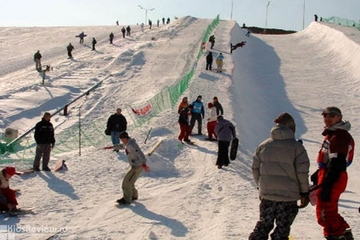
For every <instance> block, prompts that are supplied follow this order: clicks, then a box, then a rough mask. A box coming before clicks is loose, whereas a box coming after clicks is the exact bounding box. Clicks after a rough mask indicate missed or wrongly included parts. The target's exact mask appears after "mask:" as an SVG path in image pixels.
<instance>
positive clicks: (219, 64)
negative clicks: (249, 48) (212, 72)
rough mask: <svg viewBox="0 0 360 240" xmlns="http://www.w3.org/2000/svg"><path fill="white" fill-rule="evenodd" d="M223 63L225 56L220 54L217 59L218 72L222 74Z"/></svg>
mask: <svg viewBox="0 0 360 240" xmlns="http://www.w3.org/2000/svg"><path fill="white" fill-rule="evenodd" d="M223 63H224V55H222V53H220V54H219V56H218V57H217V58H216V65H217V69H216V72H222V67H223Z"/></svg>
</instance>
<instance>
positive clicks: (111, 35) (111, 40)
mask: <svg viewBox="0 0 360 240" xmlns="http://www.w3.org/2000/svg"><path fill="white" fill-rule="evenodd" d="M109 40H110V44H112V43H113V40H114V34H113V33H110V35H109Z"/></svg>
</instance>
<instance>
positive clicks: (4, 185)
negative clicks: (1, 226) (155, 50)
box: [0, 167, 18, 212]
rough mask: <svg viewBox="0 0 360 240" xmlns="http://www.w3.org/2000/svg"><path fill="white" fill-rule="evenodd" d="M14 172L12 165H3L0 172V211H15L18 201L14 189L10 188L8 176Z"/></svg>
mask: <svg viewBox="0 0 360 240" xmlns="http://www.w3.org/2000/svg"><path fill="white" fill-rule="evenodd" d="M15 173H16V170H15V168H14V167H5V168H3V169H2V170H1V172H0V211H11V212H16V211H17V208H16V206H17V205H18V202H17V200H16V195H15V191H14V190H13V189H11V188H10V178H11V177H12V176H14V175H15Z"/></svg>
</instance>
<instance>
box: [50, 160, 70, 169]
mask: <svg viewBox="0 0 360 240" xmlns="http://www.w3.org/2000/svg"><path fill="white" fill-rule="evenodd" d="M53 169H54V172H58V171H60V170H67V166H66V164H65V160H61V159H60V160H58V161H57V162H56V163H55V166H54V168H53Z"/></svg>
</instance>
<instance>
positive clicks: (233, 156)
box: [230, 138, 239, 160]
mask: <svg viewBox="0 0 360 240" xmlns="http://www.w3.org/2000/svg"><path fill="white" fill-rule="evenodd" d="M238 146H239V139H238V138H234V139H233V140H232V141H231V146H230V159H231V160H235V159H236V154H237V151H238Z"/></svg>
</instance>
